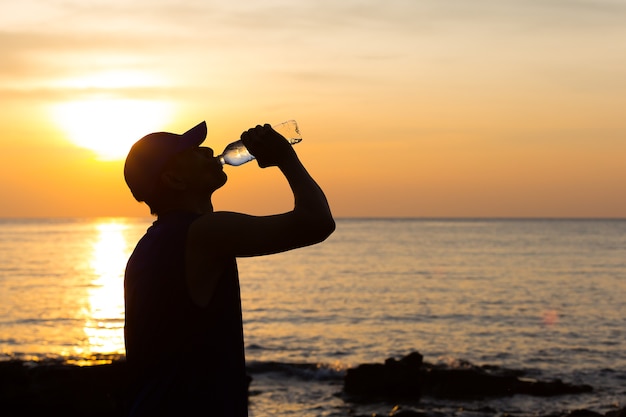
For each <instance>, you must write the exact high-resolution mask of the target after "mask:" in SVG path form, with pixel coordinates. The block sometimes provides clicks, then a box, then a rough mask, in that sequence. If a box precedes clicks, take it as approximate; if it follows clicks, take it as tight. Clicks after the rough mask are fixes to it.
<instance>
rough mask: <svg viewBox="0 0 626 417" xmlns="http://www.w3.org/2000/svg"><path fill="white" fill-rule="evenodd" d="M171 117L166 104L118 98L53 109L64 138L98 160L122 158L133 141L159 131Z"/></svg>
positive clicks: (68, 103)
mask: <svg viewBox="0 0 626 417" xmlns="http://www.w3.org/2000/svg"><path fill="white" fill-rule="evenodd" d="M171 117H172V111H171V105H169V104H168V103H166V102H162V101H147V100H132V99H118V98H103V99H91V100H85V101H73V102H66V103H61V104H57V105H56V106H55V107H54V110H53V118H54V121H55V122H56V123H58V124H59V125H60V126H61V128H62V129H63V130H64V131H65V133H66V135H67V138H68V139H69V140H70V141H71V142H73V143H74V144H75V145H77V146H80V147H82V148H86V149H90V150H92V151H93V152H95V153H96V155H97V158H98V159H100V160H115V159H122V158H124V157H125V156H126V154H127V152H128V150H129V149H130V147H131V146H132V144H133V143H134V142H135V141H137V140H138V139H139V138H141V137H142V136H144V135H145V134H147V133H150V132H152V131H156V130H159V129H161V128H162V127H163V126H164V125H166V124H167V123H168V122H169V121H170V119H171Z"/></svg>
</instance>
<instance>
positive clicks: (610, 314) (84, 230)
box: [0, 218, 626, 417]
mask: <svg viewBox="0 0 626 417" xmlns="http://www.w3.org/2000/svg"><path fill="white" fill-rule="evenodd" d="M151 222H152V219H150V218H145V219H130V218H105V219H4V220H0V359H3V360H9V359H12V358H20V359H27V360H41V359H45V358H62V359H65V360H67V361H69V362H73V363H79V364H84V365H89V364H95V363H100V362H106V361H107V360H110V359H112V358H116V357H118V356H120V355H123V352H124V344H123V325H124V305H123V271H124V266H125V263H126V260H127V258H128V256H129V254H130V252H131V251H132V249H133V247H134V244H135V243H136V241H137V240H138V239H139V238H140V237H141V235H142V234H143V233H144V231H145V229H146V228H147V227H148V226H149V225H150V223H151ZM239 269H240V280H241V290H242V302H243V310H244V312H243V314H244V332H245V337H246V354H247V360H248V366H249V369H250V372H251V374H252V376H253V378H254V380H253V383H252V386H251V390H252V394H253V395H252V396H251V405H250V410H251V411H250V412H251V415H252V416H255V417H263V416H276V415H281V416H336V417H339V416H354V415H371V414H372V413H378V414H387V413H388V412H389V411H390V410H391V408H392V407H393V406H394V405H395V404H385V403H376V404H354V403H350V402H349V401H347V400H345V399H344V398H343V397H342V396H341V395H340V393H341V388H342V378H343V375H344V373H345V370H346V369H347V368H349V367H352V366H356V365H358V364H361V363H366V362H378V363H381V362H383V361H384V360H385V359H386V358H388V357H396V358H399V357H401V356H404V355H406V354H408V353H410V352H412V351H419V352H420V353H422V354H423V355H424V360H425V361H427V362H431V363H448V364H452V365H454V364H455V363H460V361H463V360H466V361H470V362H472V363H474V364H476V365H497V366H502V367H505V368H511V369H520V370H524V371H525V372H527V374H528V375H529V376H530V377H534V378H538V379H546V380H550V379H554V378H560V379H562V380H563V381H565V382H571V383H577V384H583V383H584V384H589V385H591V386H593V388H594V391H593V392H591V393H589V394H584V395H576V396H562V397H552V398H536V397H529V396H514V397H510V398H501V399H487V400H480V401H479V400H463V401H460V400H459V401H452V400H440V399H432V398H423V399H422V400H421V401H420V402H419V403H417V404H405V405H403V404H401V405H402V406H405V407H406V408H413V409H415V410H418V411H422V412H424V413H425V414H427V415H431V414H432V415H467V416H494V415H504V414H511V415H519V416H534V415H546V414H549V413H553V412H562V411H564V410H575V409H581V408H586V409H590V410H594V411H597V412H607V411H610V410H613V409H615V408H616V407H623V406H624V405H626V303H625V302H624V299H625V297H626V220H502V219H492V220H489V219H480V220H436V219H339V220H338V222H337V230H336V232H335V233H334V234H333V235H332V236H331V237H330V238H329V239H328V240H327V241H326V242H324V243H322V244H320V245H316V246H312V247H309V248H303V249H299V250H295V251H292V252H288V253H284V254H278V255H272V256H267V257H261V258H248V259H241V260H239Z"/></svg>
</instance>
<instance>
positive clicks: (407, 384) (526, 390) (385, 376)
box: [344, 352, 592, 401]
mask: <svg viewBox="0 0 626 417" xmlns="http://www.w3.org/2000/svg"><path fill="white" fill-rule="evenodd" d="M521 375H522V373H521V372H519V371H511V370H506V369H500V368H498V367H477V366H474V365H472V364H470V363H463V364H462V366H461V367H449V366H444V365H432V364H428V363H424V362H423V357H422V355H421V354H419V353H418V352H413V353H411V354H410V355H408V356H405V357H404V358H402V359H400V360H395V359H387V360H386V361H385V363H384V364H363V365H359V366H357V367H356V368H352V369H349V370H348V371H347V373H346V376H345V379H344V392H345V393H346V394H347V395H349V396H351V397H353V398H354V399H355V400H364V401H369V400H380V399H385V400H390V401H397V400H402V399H405V400H407V399H408V400H418V399H419V398H420V396H422V395H428V396H431V397H437V398H459V399H460V398H473V397H476V398H483V397H505V396H511V395H515V394H527V395H533V396H541V397H549V396H556V395H565V394H579V393H584V392H590V391H592V388H591V387H590V386H589V385H573V384H568V383H564V382H563V381H561V380H558V379H557V380H553V381H536V380H532V379H526V378H521V377H520V376H521ZM355 397H356V398H355Z"/></svg>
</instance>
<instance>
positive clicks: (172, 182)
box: [161, 171, 187, 190]
mask: <svg viewBox="0 0 626 417" xmlns="http://www.w3.org/2000/svg"><path fill="white" fill-rule="evenodd" d="M161 181H163V184H165V186H166V187H168V188H171V189H173V190H184V189H185V188H187V184H185V181H184V180H183V179H182V178H181V177H180V176H178V175H177V174H176V172H174V171H164V172H162V173H161Z"/></svg>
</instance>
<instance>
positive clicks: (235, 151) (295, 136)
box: [218, 120, 302, 166]
mask: <svg viewBox="0 0 626 417" xmlns="http://www.w3.org/2000/svg"><path fill="white" fill-rule="evenodd" d="M272 129H274V130H275V131H277V132H278V133H280V134H281V135H282V136H284V138H285V139H287V141H289V143H291V144H292V145H295V144H296V143H299V142H301V141H302V136H301V135H300V130H299V129H298V124H297V123H296V121H295V120H288V121H286V122H283V123H281V124H278V125H276V126H272ZM218 159H219V161H220V163H221V164H222V165H224V164H228V165H233V166H239V165H243V164H245V163H246V162H249V161H252V160H253V159H254V155H252V154H251V153H250V152H248V149H246V147H245V146H244V144H243V142H242V141H241V139H240V140H238V141H235V142H233V143H231V144H229V145H228V146H226V148H225V149H224V152H222V154H221V155H219V156H218Z"/></svg>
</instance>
